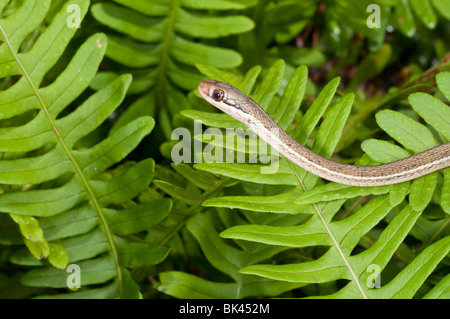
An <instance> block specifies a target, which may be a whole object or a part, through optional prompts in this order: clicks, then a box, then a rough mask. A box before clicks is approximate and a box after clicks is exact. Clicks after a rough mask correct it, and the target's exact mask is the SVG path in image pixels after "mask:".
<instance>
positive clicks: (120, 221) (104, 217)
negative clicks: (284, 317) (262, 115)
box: [0, 0, 450, 298]
mask: <svg viewBox="0 0 450 319" xmlns="http://www.w3.org/2000/svg"><path fill="white" fill-rule="evenodd" d="M369 5H378V6H379V7H380V9H381V18H382V19H381V25H380V27H379V28H369V27H368V25H367V17H368V16H369V15H370V13H371V12H370V10H368V6H369ZM77 9H79V11H77ZM77 14H79V15H80V19H81V20H82V24H81V28H77V26H76V24H77V18H76V17H77ZM449 16H450V10H449V7H448V6H447V5H446V4H444V2H441V1H435V0H426V1H416V0H371V1H369V0H363V1H357V0H339V1H334V0H332V1H331V0H330V1H328V0H325V1H319V0H306V1H294V0H239V1H238V0H214V1H210V0H195V1H194V0H136V1H123V0H98V1H92V3H90V2H89V1H88V0H70V1H62V0H53V1H51V0H43V1H37V0H0V31H1V32H0V41H1V44H0V60H1V62H0V101H1V102H0V125H1V127H0V150H1V152H2V153H1V160H0V183H1V194H0V212H1V214H0V255H1V256H2V259H0V267H1V269H2V270H1V272H0V296H1V297H2V298H28V297H34V298H116V297H122V298H161V297H164V298H167V297H175V298H248V297H258V298H268V297H288V298H292V297H294V298H295V297H310V298H311V297H313V298H449V297H450V295H449V291H450V290H449V287H450V275H449V267H450V266H449V259H448V256H449V249H450V226H449V221H450V217H449V214H450V168H447V169H444V170H442V171H440V172H436V173H433V174H430V175H428V176H424V177H422V178H418V179H416V180H414V181H411V182H405V183H401V184H398V185H392V186H381V187H350V186H345V185H340V184H336V183H327V182H325V181H324V180H322V179H320V178H318V177H317V176H314V175H313V174H311V173H308V172H307V171H305V170H303V169H301V168H299V167H297V166H295V165H294V164H292V163H290V162H289V161H287V160H286V159H284V158H282V157H281V158H279V157H278V156H276V155H277V154H276V152H274V151H272V150H270V152H269V154H270V155H269V157H261V156H260V155H261V154H260V152H258V149H257V150H256V151H255V150H254V149H252V148H251V147H249V146H248V143H247V142H248V141H249V140H250V139H251V137H252V135H251V134H249V135H246V134H244V135H242V136H236V137H235V139H236V140H234V141H233V143H232V145H230V144H226V143H224V142H225V141H224V140H223V139H222V137H223V134H221V133H222V132H223V131H224V130H225V129H226V128H234V129H237V128H239V129H245V126H243V125H242V124H241V123H239V122H237V121H235V120H234V119H232V118H231V117H229V116H228V115H225V114H221V113H218V112H217V110H215V109H214V108H213V107H212V106H211V105H209V104H208V103H207V102H206V101H204V100H203V99H201V98H200V96H199V94H198V93H197V92H196V88H197V85H198V83H199V82H200V81H202V80H204V79H206V78H213V79H218V80H222V81H226V82H229V83H231V84H232V85H234V86H236V87H237V88H239V89H241V90H242V91H243V92H245V93H246V94H248V95H250V96H251V97H252V98H253V99H254V100H255V101H256V102H258V103H259V104H260V105H261V106H262V107H263V108H264V109H265V110H266V111H267V112H268V114H269V115H270V116H271V117H272V118H273V119H274V120H275V121H277V122H278V123H279V125H280V126H281V127H282V128H283V129H285V130H286V131H287V132H288V133H289V134H290V135H291V136H293V137H294V138H295V139H296V140H297V141H299V142H300V143H302V144H304V145H306V146H307V147H309V148H311V149H312V150H313V151H315V152H316V153H318V154H320V155H322V156H324V157H328V158H333V160H336V161H340V162H345V163H352V164H353V163H355V164H357V165H374V164H377V163H386V162H391V161H394V160H396V159H400V158H403V157H407V156H409V155H411V154H414V153H418V152H421V151H423V150H425V149H428V148H431V147H433V146H436V145H439V144H442V143H445V142H448V141H450V126H449V123H448V121H447V119H449V118H450V109H449V107H448V102H450V72H448V71H450V63H449V61H450V59H449V56H448V52H449V50H450V47H449V46H448V43H447V42H446V41H445V39H448V36H449V34H448V30H449V28H448V26H449V19H448V18H449ZM99 31H102V32H104V33H99ZM153 118H156V119H157V120H156V121H154V120H153ZM193 120H198V121H201V122H202V126H196V125H197V123H194V122H193ZM180 127H182V128H184V129H185V131H184V132H188V133H189V135H190V136H192V140H189V141H188V142H192V144H193V148H192V149H190V151H191V155H192V156H191V159H192V160H193V159H198V156H199V155H200V156H201V155H202V154H198V153H196V151H198V149H197V148H196V147H197V146H199V148H200V150H201V151H203V156H205V153H207V152H206V148H205V145H207V147H209V151H215V155H216V156H219V155H217V154H227V156H228V155H230V154H231V155H232V157H233V159H234V161H233V162H232V163H229V162H225V161H222V162H221V163H217V162H210V161H207V160H206V157H205V158H204V160H203V161H202V162H195V164H191V163H173V162H172V161H173V157H172V152H173V151H174V150H176V149H177V146H180V145H181V144H180V143H181V142H180V141H178V140H176V137H174V136H175V135H176V134H175V135H174V134H173V130H174V128H180ZM205 128H208V130H207V131H205ZM185 142H186V141H185ZM202 143H204V144H202ZM241 145H247V147H245V148H242V147H241ZM259 146H260V147H265V146H266V145H265V144H260V145H259ZM261 149H262V148H259V151H261ZM186 150H187V149H186ZM210 153H211V154H212V152H210ZM224 156H225V155H224ZM242 156H243V157H245V158H246V159H247V160H250V159H257V160H258V161H257V162H256V163H237V159H238V158H241V157H242ZM152 158H154V159H152ZM222 159H224V158H222ZM268 160H270V161H271V162H269V164H268V162H267V161H268ZM271 164H273V165H275V166H276V167H277V169H276V171H275V172H272V173H270V174H263V173H261V172H262V171H263V170H264V169H266V168H268V167H269V166H270V165H271ZM74 265H75V268H74V267H73V266H74ZM76 266H78V267H79V268H80V269H81V282H80V285H81V288H76V287H74V288H69V287H68V285H69V284H70V283H75V282H76V280H75V281H72V282H70V280H72V279H73V278H74V277H73V276H71V274H72V273H73V274H75V273H76V269H77V268H76ZM68 271H69V272H68ZM71 272H72V273H71ZM378 275H379V276H378ZM69 278H70V280H68V279H69Z"/></svg>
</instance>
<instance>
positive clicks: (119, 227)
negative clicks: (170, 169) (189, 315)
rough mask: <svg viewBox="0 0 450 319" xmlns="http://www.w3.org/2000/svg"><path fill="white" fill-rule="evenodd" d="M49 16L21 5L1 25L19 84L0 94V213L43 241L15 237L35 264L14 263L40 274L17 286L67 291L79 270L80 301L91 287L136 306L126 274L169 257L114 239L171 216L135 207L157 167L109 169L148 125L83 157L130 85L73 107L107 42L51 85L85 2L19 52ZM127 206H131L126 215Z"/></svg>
mask: <svg viewBox="0 0 450 319" xmlns="http://www.w3.org/2000/svg"><path fill="white" fill-rule="evenodd" d="M49 6H50V1H36V0H25V1H23V3H22V6H21V7H20V8H19V9H18V10H16V11H15V12H13V13H11V14H10V15H7V16H6V17H3V18H2V19H0V31H1V35H0V39H1V40H2V41H3V43H2V45H1V47H0V61H1V65H2V66H1V68H0V74H1V76H2V77H6V76H10V77H15V78H16V79H17V81H16V83H14V84H13V85H11V86H10V87H9V88H7V89H5V90H3V91H2V92H0V100H1V101H2V103H1V106H0V119H1V120H2V123H3V124H4V125H3V127H2V128H0V150H1V151H2V152H3V160H2V161H0V180H1V183H2V184H3V187H4V189H5V193H4V194H3V195H1V196H0V210H1V211H2V212H5V213H10V214H11V217H12V218H13V219H14V220H15V221H17V222H18V223H19V224H20V225H22V224H23V222H25V223H26V224H28V225H29V228H31V232H37V233H38V234H40V235H39V236H35V237H30V236H29V234H30V229H29V228H28V229H27V228H24V227H21V233H22V235H23V236H25V238H24V240H25V242H26V243H27V247H28V248H29V249H30V250H31V252H32V253H33V255H34V256H36V257H38V258H39V259H41V260H38V259H35V258H34V257H32V256H31V255H30V254H29V253H26V252H25V251H24V250H18V252H17V253H16V254H15V255H13V256H12V261H13V262H15V263H17V264H28V265H36V266H38V267H37V268H36V269H34V270H31V271H30V272H28V273H27V274H25V275H24V276H23V277H22V282H23V283H24V284H26V285H30V286H39V287H54V288H65V287H67V277H68V275H70V273H67V272H66V267H67V266H68V264H70V263H76V264H77V265H78V266H79V267H80V270H81V274H80V275H81V282H80V284H81V287H82V290H83V291H84V293H85V292H86V291H88V289H87V287H86V286H88V285H91V284H104V283H107V285H108V286H109V287H112V288H105V289H106V290H107V291H108V293H109V295H108V296H109V297H120V296H122V297H126V296H128V297H130V296H133V297H138V296H139V290H138V288H137V285H136V283H134V282H133V280H132V279H131V277H130V275H129V274H128V270H127V269H126V268H125V267H129V266H135V265H139V266H142V265H150V264H154V263H157V262H160V261H161V260H163V259H164V258H165V257H166V256H167V253H168V250H167V248H163V247H151V246H149V245H148V244H143V243H133V242H131V241H129V240H126V239H122V238H120V237H119V236H124V235H128V234H132V233H137V232H140V231H142V230H144V229H145V228H146V227H149V226H151V225H153V224H154V223H156V222H158V221H159V220H161V219H162V218H163V217H165V216H166V215H167V214H168V212H169V211H170V208H171V202H170V200H168V199H165V200H160V201H152V202H149V203H146V204H145V203H144V204H138V203H134V202H132V199H133V198H135V197H136V196H138V195H139V194H140V192H141V191H143V190H144V189H145V188H146V187H147V186H148V185H149V183H150V182H151V180H152V177H153V173H152V172H153V170H154V162H153V160H151V159H147V160H143V161H141V162H139V163H131V165H123V166H122V167H120V166H119V167H117V168H115V169H114V170H113V171H110V170H109V169H110V168H111V167H112V166H113V165H114V164H116V163H118V162H120V161H121V160H123V159H124V158H125V157H126V156H127V155H128V154H129V153H130V152H131V151H132V150H133V149H134V148H135V147H136V146H137V145H138V144H139V142H140V141H141V140H142V138H143V137H144V136H146V135H147V134H149V133H150V131H151V130H152V128H153V126H154V121H153V119H152V118H150V117H140V118H137V119H135V120H134V121H132V122H130V123H128V124H127V125H124V126H122V127H120V128H119V129H117V130H116V131H114V132H113V133H111V134H110V135H109V136H105V137H104V139H103V140H100V141H99V142H98V143H96V144H95V145H93V146H90V147H86V146H83V147H82V148H80V147H79V145H83V144H78V143H79V142H80V140H82V139H83V138H85V137H86V136H87V135H88V134H89V133H91V132H93V131H94V130H96V129H97V128H98V127H99V126H100V125H102V124H103V122H104V121H105V120H106V119H107V118H108V117H109V116H110V115H111V113H112V112H114V110H115V109H116V108H117V107H118V106H119V105H120V103H121V102H122V100H123V98H124V96H125V94H126V91H127V89H128V87H129V85H130V83H131V76H130V75H123V76H120V77H118V78H117V79H115V80H114V81H112V82H111V83H109V84H108V85H107V86H105V87H104V88H103V89H101V90H100V91H98V92H96V93H95V94H93V95H91V96H90V97H88V98H87V99H86V100H84V101H83V102H78V101H77V102H76V103H73V102H74V101H75V99H77V98H78V97H79V96H80V95H81V94H82V93H83V92H84V91H85V90H86V88H87V87H88V85H89V83H90V81H91V80H92V79H93V77H94V76H95V74H96V70H97V68H98V66H99V64H100V62H101V61H102V58H103V55H104V53H105V50H106V47H107V42H106V37H105V35H104V34H94V35H93V36H91V37H90V38H89V39H88V40H87V41H85V42H84V43H83V44H82V45H81V46H80V47H79V49H78V50H77V51H76V53H75V54H74V56H73V57H72V59H71V61H70V62H69V63H68V64H67V66H66V67H65V68H64V70H63V71H62V72H61V74H60V75H59V76H58V77H57V78H56V79H55V80H54V81H53V82H52V83H48V81H47V78H46V75H47V74H48V73H49V71H50V70H51V69H52V68H53V67H54V66H55V64H56V62H57V61H58V59H59V58H60V57H61V56H62V54H63V52H64V50H65V48H66V47H68V46H69V45H70V40H71V38H72V37H73V36H74V34H75V31H76V30H77V28H76V27H70V25H69V23H68V22H67V21H68V19H69V18H70V10H68V9H69V6H75V7H77V8H78V9H79V12H80V14H81V17H80V18H82V17H83V16H84V15H85V14H86V12H87V10H88V7H89V1H87V0H72V1H68V2H67V3H66V4H65V5H64V7H63V8H62V9H61V11H60V12H59V13H58V14H56V16H55V17H54V18H53V20H52V21H51V24H50V25H49V26H48V27H47V28H45V30H44V31H43V32H42V34H40V35H39V36H38V37H37V39H36V41H35V43H34V44H33V46H32V47H31V48H30V49H29V50H28V51H25V52H21V51H20V50H19V49H20V47H21V45H22V43H23V41H24V39H25V38H26V37H27V36H28V35H29V33H30V32H31V31H32V30H33V29H35V28H36V27H37V26H38V25H40V24H41V23H42V22H43V20H44V18H45V17H46V14H47V11H48V9H49ZM78 103H80V104H78ZM130 202H131V203H132V205H133V206H131V207H127V206H129V205H130ZM155 208H158V210H156V209H155ZM152 215H153V217H150V216H152ZM39 217H42V218H39ZM24 218H25V219H28V220H25V221H24V220H23V219H24ZM149 218H150V219H149ZM30 222H32V223H30ZM11 232H12V233H15V235H16V236H15V238H16V239H14V236H12V237H6V236H2V238H1V239H0V241H2V242H3V243H8V241H9V243H17V241H20V239H19V238H20V237H19V238H18V236H17V235H18V232H17V230H16V231H14V230H11ZM7 233H8V232H7ZM74 236H75V237H74ZM11 238H12V239H11ZM11 241H12V242H11ZM14 241H16V242H14ZM143 256H144V257H143ZM43 258H46V260H43ZM47 261H49V262H50V264H51V265H53V266H56V267H58V268H60V269H57V268H55V267H53V266H51V265H49V264H48V262H47ZM125 286H126V287H127V289H124V287H125ZM105 287H107V286H105ZM84 293H82V294H81V295H84ZM72 296H73V297H75V296H76V294H74V295H72Z"/></svg>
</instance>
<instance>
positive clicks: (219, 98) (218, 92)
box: [212, 89, 224, 102]
mask: <svg viewBox="0 0 450 319" xmlns="http://www.w3.org/2000/svg"><path fill="white" fill-rule="evenodd" d="M212 97H213V99H214V100H215V101H217V102H220V101H222V100H223V98H224V93H223V91H222V90H219V89H215V90H214V92H213V94H212Z"/></svg>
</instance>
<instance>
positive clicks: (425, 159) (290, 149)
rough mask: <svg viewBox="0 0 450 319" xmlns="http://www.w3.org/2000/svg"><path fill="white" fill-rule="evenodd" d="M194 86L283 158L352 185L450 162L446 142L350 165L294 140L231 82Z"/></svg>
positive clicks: (401, 177) (408, 176) (409, 175)
mask: <svg viewBox="0 0 450 319" xmlns="http://www.w3.org/2000/svg"><path fill="white" fill-rule="evenodd" d="M198 90H199V92H200V94H201V95H202V97H203V98H204V99H205V100H206V101H208V102H209V103H211V104H212V105H214V106H215V107H217V108H218V109H220V110H222V111H223V112H225V113H227V114H229V115H231V116H232V117H234V118H235V119H237V120H238V121H240V122H242V123H244V124H245V125H247V126H248V127H249V128H250V129H251V130H252V131H253V132H254V133H256V134H257V135H258V136H259V137H261V138H262V139H263V140H264V141H266V142H267V143H268V144H269V145H271V146H272V147H273V148H275V149H276V150H277V151H278V152H280V154H282V155H283V156H285V157H286V158H287V159H289V160H290V161H292V162H293V163H295V164H297V165H298V166H300V167H302V168H304V169H306V170H308V171H310V172H311V173H313V174H315V175H318V176H320V177H322V178H325V179H327V180H330V181H333V182H337V183H341V184H347V185H354V186H379V185H390V184H396V183H401V182H405V181H409V180H412V179H415V178H418V177H421V176H424V175H427V174H430V173H432V172H435V171H437V170H440V169H443V168H446V167H448V166H450V142H449V143H446V144H442V145H439V146H436V147H434V148H431V149H429V150H426V151H424V152H422V153H419V154H416V155H413V156H410V157H407V158H404V159H401V160H398V161H395V162H392V163H388V164H382V165H375V166H354V165H346V164H340V163H336V162H334V161H331V160H329V159H327V158H324V157H322V156H320V155H318V154H316V153H314V152H312V151H311V150H309V149H308V148H306V147H304V146H303V145H301V144H300V143H298V142H297V141H296V140H294V139H293V138H292V137H291V136H289V135H288V134H287V133H286V132H285V131H284V130H283V129H282V128H281V127H279V126H278V124H277V123H275V121H274V120H273V119H272V118H271V117H270V116H269V115H268V114H267V113H266V112H265V111H264V110H263V109H262V108H261V107H260V106H259V105H258V104H257V103H256V102H255V101H254V100H252V99H251V98H250V97H248V96H247V95H245V94H244V93H243V92H241V91H239V90H238V89H236V88H235V87H233V86H232V85H230V84H228V83H225V82H220V81H215V80H206V81H203V82H201V83H200V84H199V86H198Z"/></svg>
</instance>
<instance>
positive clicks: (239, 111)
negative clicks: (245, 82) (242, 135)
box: [198, 80, 257, 124]
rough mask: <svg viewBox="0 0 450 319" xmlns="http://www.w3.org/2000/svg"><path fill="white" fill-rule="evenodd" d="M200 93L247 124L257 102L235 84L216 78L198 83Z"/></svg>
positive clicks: (220, 108)
mask: <svg viewBox="0 0 450 319" xmlns="http://www.w3.org/2000/svg"><path fill="white" fill-rule="evenodd" d="M198 91H199V93H200V95H201V96H202V97H203V98H204V99H205V100H206V101H208V102H209V103H210V104H212V105H214V106H215V107H217V108H218V109H219V110H221V111H223V112H225V113H227V114H229V115H231V116H232V117H234V118H235V119H237V120H239V121H241V122H243V123H244V124H246V122H247V119H250V118H251V116H250V112H251V111H252V108H254V105H257V104H256V102H254V101H253V100H251V99H250V98H249V97H248V96H247V95H245V94H244V93H243V92H241V91H240V90H238V89H237V88H235V87H234V86H232V85H230V84H228V83H225V82H221V81H216V80H205V81H203V82H201V83H200V84H199V85H198Z"/></svg>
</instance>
